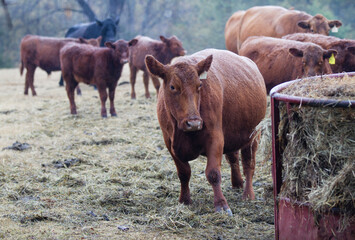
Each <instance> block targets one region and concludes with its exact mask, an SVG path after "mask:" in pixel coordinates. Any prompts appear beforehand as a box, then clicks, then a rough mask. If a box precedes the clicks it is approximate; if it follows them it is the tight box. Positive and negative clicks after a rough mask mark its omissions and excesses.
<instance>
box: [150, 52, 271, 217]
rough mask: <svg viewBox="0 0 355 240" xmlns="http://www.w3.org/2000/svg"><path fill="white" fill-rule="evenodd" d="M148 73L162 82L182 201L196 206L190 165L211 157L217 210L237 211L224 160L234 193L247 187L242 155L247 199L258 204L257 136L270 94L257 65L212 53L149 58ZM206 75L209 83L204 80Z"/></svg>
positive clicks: (166, 133)
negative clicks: (226, 192) (168, 61)
mask: <svg viewBox="0 0 355 240" xmlns="http://www.w3.org/2000/svg"><path fill="white" fill-rule="evenodd" d="M145 62H146V65H147V68H148V69H149V71H150V72H151V73H152V74H154V75H156V76H159V77H161V78H162V79H163V86H162V87H161V88H160V90H159V95H158V105H157V112H158V120H159V123H160V127H161V129H162V132H163V137H164V141H165V145H166V147H167V148H168V150H169V152H170V154H171V156H172V157H173V159H174V161H175V165H176V168H177V172H178V176H179V179H180V183H181V192H180V198H179V202H180V203H184V204H191V198H190V189H189V180H190V176H191V169H190V165H189V161H190V160H193V159H196V158H197V157H198V156H199V155H204V156H207V167H206V171H205V174H206V177H207V180H208V182H209V183H210V184H211V186H212V188H213V192H214V206H215V210H216V211H218V212H219V211H222V210H225V211H226V212H227V213H228V214H230V215H232V212H231V210H230V208H229V206H228V203H227V200H226V199H225V197H224V196H223V193H222V189H221V161H222V155H223V154H225V155H226V158H227V160H228V161H229V163H230V166H231V175H232V177H231V179H232V186H233V188H242V187H243V179H242V177H241V174H240V170H239V160H238V150H241V155H242V164H243V170H244V175H245V178H246V182H245V188H244V193H243V199H248V198H249V199H254V198H255V195H254V191H253V186H252V178H253V174H254V169H255V153H256V150H257V146H258V143H257V140H256V139H255V138H256V137H257V136H258V132H256V131H255V127H256V126H257V125H258V123H259V122H260V121H261V120H262V119H263V118H264V116H265V111H266V91H265V85H264V81H263V77H262V76H261V74H260V72H259V70H258V68H257V66H256V65H255V64H254V63H253V62H252V61H251V60H250V59H248V58H245V57H241V56H238V55H236V54H234V53H231V52H229V51H225V50H215V49H207V50H203V51H200V52H197V53H195V54H193V55H191V56H187V57H181V58H178V59H177V61H175V63H174V64H173V65H163V64H161V63H160V62H159V61H157V60H156V59H155V58H154V57H153V56H149V55H148V56H147V57H146V60H145ZM205 72H207V77H206V79H201V78H204V77H203V73H205Z"/></svg>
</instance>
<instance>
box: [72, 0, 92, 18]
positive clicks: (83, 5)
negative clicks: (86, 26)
mask: <svg viewBox="0 0 355 240" xmlns="http://www.w3.org/2000/svg"><path fill="white" fill-rule="evenodd" d="M76 1H77V2H78V4H79V5H80V7H81V8H82V9H83V12H84V14H85V15H86V16H87V17H88V18H89V21H90V22H93V21H95V19H96V15H95V13H94V11H92V9H91V7H90V6H89V4H88V3H87V2H86V1H85V0H76Z"/></svg>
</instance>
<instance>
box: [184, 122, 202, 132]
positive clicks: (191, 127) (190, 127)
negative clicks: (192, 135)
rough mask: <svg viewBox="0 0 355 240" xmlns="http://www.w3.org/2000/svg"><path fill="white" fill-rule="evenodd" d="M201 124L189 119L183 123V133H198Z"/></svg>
mask: <svg viewBox="0 0 355 240" xmlns="http://www.w3.org/2000/svg"><path fill="white" fill-rule="evenodd" d="M202 125H203V122H202V120H200V119H189V120H186V121H185V124H184V131H185V132H193V131H199V130H201V129H202Z"/></svg>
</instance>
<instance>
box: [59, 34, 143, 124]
mask: <svg viewBox="0 0 355 240" xmlns="http://www.w3.org/2000/svg"><path fill="white" fill-rule="evenodd" d="M136 43H137V40H136V39H133V40H131V41H129V42H127V41H124V40H117V41H116V42H114V43H111V42H106V43H105V45H106V47H107V48H100V47H93V46H89V45H86V46H84V45H80V44H75V43H73V44H68V45H66V46H65V47H63V48H62V49H61V50H60V63H61V66H62V75H63V78H64V81H65V84H66V90H67V94H68V98H69V103H70V112H71V114H77V112H76V106H75V102H74V89H75V88H76V86H77V85H78V83H79V82H83V83H86V84H94V85H96V86H97V89H98V91H99V95H100V100H101V116H102V117H107V112H106V106H105V104H106V100H107V91H106V88H108V96H109V99H110V114H111V116H117V114H116V110H115V106H114V97H115V90H116V86H117V82H118V80H119V78H120V77H121V73H122V68H123V65H124V64H125V63H126V62H127V61H128V54H129V53H128V46H133V45H134V44H136Z"/></svg>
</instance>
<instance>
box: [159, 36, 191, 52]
mask: <svg viewBox="0 0 355 240" xmlns="http://www.w3.org/2000/svg"><path fill="white" fill-rule="evenodd" d="M160 40H161V41H162V42H163V43H165V44H166V47H167V49H169V52H170V53H171V54H172V55H173V56H174V57H178V56H184V55H185V54H186V51H185V49H184V48H183V47H182V42H181V41H180V40H179V39H178V38H177V37H176V36H172V37H171V38H165V37H164V36H160Z"/></svg>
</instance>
